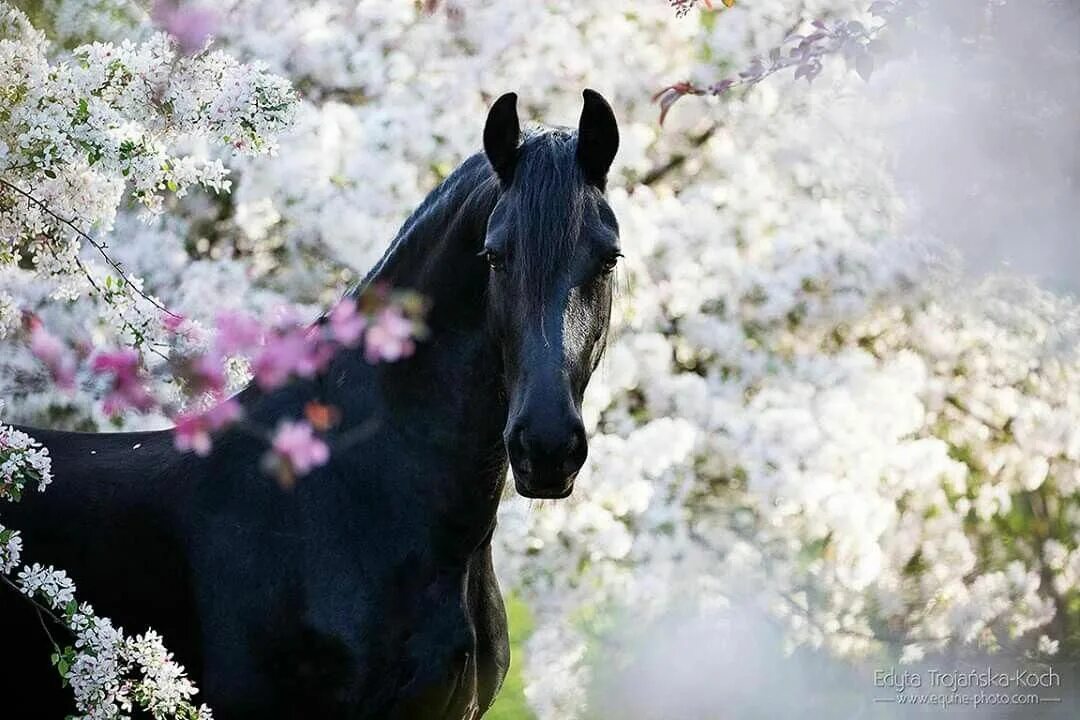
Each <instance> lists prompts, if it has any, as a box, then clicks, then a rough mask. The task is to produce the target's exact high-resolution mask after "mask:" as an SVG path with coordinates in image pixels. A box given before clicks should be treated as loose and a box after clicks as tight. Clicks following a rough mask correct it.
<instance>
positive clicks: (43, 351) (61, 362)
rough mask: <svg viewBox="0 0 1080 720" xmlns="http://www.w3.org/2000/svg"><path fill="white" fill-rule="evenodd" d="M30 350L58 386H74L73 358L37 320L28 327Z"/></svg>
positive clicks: (68, 387)
mask: <svg viewBox="0 0 1080 720" xmlns="http://www.w3.org/2000/svg"><path fill="white" fill-rule="evenodd" d="M30 352H31V353H33V355H34V357H36V358H37V359H38V360H40V361H41V362H43V363H45V366H46V367H47V368H49V374H51V375H52V377H53V380H54V381H55V382H56V384H57V385H58V386H60V387H61V388H63V389H65V390H70V389H71V388H73V387H74V386H75V358H74V357H73V356H72V354H71V353H70V352H68V350H67V348H66V347H64V344H63V343H62V342H60V341H59V340H58V339H57V338H56V337H54V336H53V335H50V334H49V332H48V331H47V330H46V329H45V327H44V326H43V325H42V324H41V322H40V321H39V320H36V319H35V320H34V321H32V323H31V328H30Z"/></svg>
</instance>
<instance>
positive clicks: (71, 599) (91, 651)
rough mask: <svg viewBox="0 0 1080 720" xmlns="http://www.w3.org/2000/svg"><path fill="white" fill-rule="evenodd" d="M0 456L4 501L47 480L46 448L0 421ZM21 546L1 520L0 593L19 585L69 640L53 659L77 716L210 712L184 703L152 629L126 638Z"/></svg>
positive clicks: (176, 671)
mask: <svg viewBox="0 0 1080 720" xmlns="http://www.w3.org/2000/svg"><path fill="white" fill-rule="evenodd" d="M0 461H2V465H0V497H2V498H6V499H8V500H10V501H15V502H17V501H18V500H19V499H20V498H21V495H22V492H23V490H24V489H25V488H26V487H27V485H28V484H36V486H37V488H36V489H37V490H38V491H43V490H45V487H46V486H47V485H48V484H49V483H50V482H51V480H52V461H51V459H50V457H49V453H48V450H46V449H45V448H43V447H42V446H41V445H40V444H39V443H37V442H36V441H34V440H32V439H31V438H30V437H28V436H27V435H26V434H25V433H22V432H20V431H18V430H15V429H14V428H12V427H10V426H7V425H2V424H0ZM22 551H23V543H22V537H21V536H20V534H19V532H18V531H17V530H13V529H11V528H6V527H4V526H3V525H0V580H2V581H3V584H4V585H7V586H8V587H0V591H2V592H8V591H9V590H18V591H19V592H21V593H22V594H23V595H25V596H26V597H27V599H28V601H30V602H34V603H35V604H38V605H39V607H41V608H42V610H43V611H44V612H46V613H48V616H49V617H50V618H52V619H53V620H55V621H56V622H59V623H61V624H63V625H64V626H65V627H66V628H67V629H68V630H70V631H71V634H72V636H73V637H74V643H73V645H71V646H69V647H67V648H64V649H62V650H61V651H59V652H58V653H57V654H56V655H55V656H54V657H53V663H54V665H56V666H57V670H58V672H59V673H60V676H61V678H63V680H64V681H65V682H66V683H67V684H68V685H69V686H70V687H71V690H72V693H73V694H74V697H75V703H76V708H77V710H78V712H79V713H80V715H79V717H80V718H86V719H87V720H120V719H122V718H129V717H131V712H132V711H133V709H134V708H136V707H137V708H140V709H143V710H146V711H148V712H149V713H150V714H151V715H152V716H153V717H155V718H185V719H186V720H197V719H201V720H209V719H210V718H211V714H210V711H209V709H207V708H205V707H195V706H194V705H192V704H191V702H190V701H191V698H192V697H193V696H194V695H195V694H196V693H197V692H198V691H197V689H196V688H195V686H194V685H193V684H192V683H191V681H190V680H188V678H187V677H186V675H185V672H184V669H183V668H182V667H181V666H180V665H178V664H177V663H176V662H175V661H174V660H173V659H172V656H171V655H170V654H169V652H168V651H167V650H166V649H165V647H164V645H163V644H162V642H161V638H160V637H159V636H158V635H157V634H156V633H154V632H153V631H152V630H151V631H147V632H146V633H145V634H143V635H139V636H136V637H127V636H125V635H124V633H123V631H122V630H120V629H118V628H114V627H113V625H112V623H111V622H110V621H109V620H108V618H103V617H99V616H98V615H96V614H95V613H94V610H93V608H91V607H90V606H89V605H87V604H85V603H81V604H80V603H78V602H77V600H76V596H75V584H74V583H73V582H72V581H71V578H69V577H68V576H67V574H66V573H65V572H64V571H63V570H57V569H56V568H52V567H45V566H42V565H40V564H39V563H33V564H31V565H22ZM16 568H18V570H16ZM13 578H14V579H13Z"/></svg>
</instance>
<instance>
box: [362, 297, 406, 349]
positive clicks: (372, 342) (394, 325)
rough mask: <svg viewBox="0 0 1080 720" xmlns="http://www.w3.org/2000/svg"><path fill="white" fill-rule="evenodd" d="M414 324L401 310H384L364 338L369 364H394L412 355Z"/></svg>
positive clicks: (397, 308) (396, 308)
mask: <svg viewBox="0 0 1080 720" xmlns="http://www.w3.org/2000/svg"><path fill="white" fill-rule="evenodd" d="M412 335H413V323H412V321H411V320H409V319H408V318H406V317H405V316H404V315H402V313H401V308H399V307H397V306H395V305H390V306H388V307H385V308H383V309H382V310H381V311H380V312H379V314H378V316H377V317H376V319H375V323H374V324H373V325H372V326H371V327H370V328H369V329H368V331H367V336H366V337H365V338H364V340H365V347H364V357H365V358H367V361H368V362H372V363H374V362H379V361H380V360H385V361H388V362H394V361H395V360H400V359H401V358H403V357H408V356H409V355H411V354H412V352H413V349H414V348H415V344H414V343H413V339H412Z"/></svg>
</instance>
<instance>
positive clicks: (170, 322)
mask: <svg viewBox="0 0 1080 720" xmlns="http://www.w3.org/2000/svg"><path fill="white" fill-rule="evenodd" d="M185 322H187V318H186V317H184V316H183V315H177V314H176V313H171V312H167V313H164V314H163V315H162V316H161V324H162V325H164V326H165V329H166V330H168V331H169V332H171V333H177V332H179V331H180V326H181V325H183V324H184V323H185Z"/></svg>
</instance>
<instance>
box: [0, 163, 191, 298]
mask: <svg viewBox="0 0 1080 720" xmlns="http://www.w3.org/2000/svg"><path fill="white" fill-rule="evenodd" d="M0 185H3V186H4V187H7V188H10V189H11V190H14V191H15V192H17V193H19V194H20V195H22V196H23V197H24V198H26V199H27V200H28V201H30V202H32V203H34V204H35V205H37V206H38V207H39V208H41V209H42V210H43V211H44V212H46V213H47V214H48V215H49V216H51V217H52V218H53V219H54V220H56V221H57V222H60V223H62V224H64V225H66V226H67V227H69V228H70V229H72V230H74V231H75V233H76V234H78V236H79V237H81V238H82V239H83V240H85V241H86V242H88V243H90V244H91V245H92V246H93V247H94V249H95V250H97V251H98V252H99V253H101V256H102V257H103V258H105V262H106V263H108V265H109V267H111V268H112V269H113V270H115V271H116V272H117V273H118V274H119V275H120V277H121V279H123V280H124V284H125V286H126V287H129V288H131V289H132V290H133V291H134V292H135V293H136V294H137V295H138V296H139V297H141V298H142V299H143V300H146V301H147V302H148V303H150V304H151V305H153V306H154V307H155V308H157V309H158V310H160V311H161V312H163V313H166V314H167V315H170V316H172V317H174V318H179V317H180V316H179V315H177V314H176V313H174V312H173V311H172V310H169V309H168V308H167V307H165V306H164V305H162V304H161V303H160V302H158V301H157V300H155V299H154V298H152V297H150V296H149V295H147V294H146V293H144V292H143V291H142V290H140V289H139V288H138V287H137V286H136V285H135V283H133V282H132V281H131V280H130V278H128V275H127V272H126V271H125V270H124V268H123V266H122V265H121V264H120V263H119V262H117V261H116V260H114V259H113V258H112V257H111V256H110V255H109V254H108V253H107V252H105V251H106V249H107V246H106V245H105V244H104V243H102V242H101V241H99V240H95V239H94V238H93V237H92V236H91V235H89V234H88V233H86V232H85V231H84V230H82V228H80V227H79V226H77V225H76V224H75V222H74V221H73V220H69V219H68V218H65V217H63V216H62V215H60V214H58V213H57V212H55V211H54V210H53V209H52V208H50V207H49V206H48V205H47V204H46V203H45V202H43V201H41V200H39V199H37V198H36V197H34V196H33V195H32V194H30V193H29V192H27V191H26V190H23V189H22V188H20V187H19V186H18V185H15V184H14V183H12V182H10V181H8V180H5V179H4V178H2V177H0ZM76 262H77V263H78V264H79V268H80V269H81V270H82V271H83V272H84V273H85V272H86V268H85V267H84V266H83V265H82V262H81V261H79V260H78V259H76ZM87 277H89V274H87ZM90 283H91V285H94V281H93V279H92V278H91V279H90ZM94 288H95V289H97V285H94ZM98 292H99V293H100V290H99V291H98Z"/></svg>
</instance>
